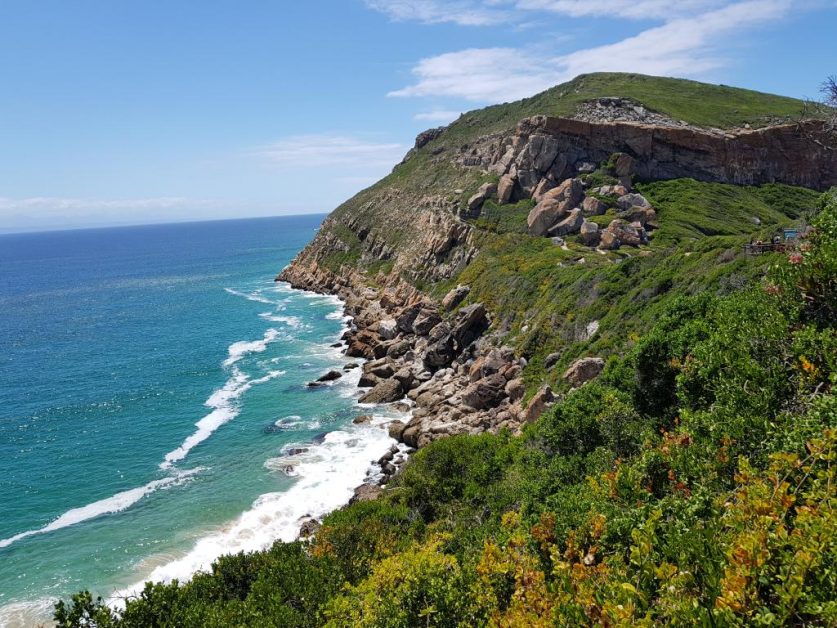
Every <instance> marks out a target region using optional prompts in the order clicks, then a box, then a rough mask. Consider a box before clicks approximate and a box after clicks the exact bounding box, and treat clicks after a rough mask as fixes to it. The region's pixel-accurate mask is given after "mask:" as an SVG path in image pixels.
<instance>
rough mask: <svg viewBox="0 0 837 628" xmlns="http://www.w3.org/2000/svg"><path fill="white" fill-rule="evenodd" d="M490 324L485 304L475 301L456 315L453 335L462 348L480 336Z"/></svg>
mask: <svg viewBox="0 0 837 628" xmlns="http://www.w3.org/2000/svg"><path fill="white" fill-rule="evenodd" d="M489 325H490V323H489V321H488V315H487V313H486V311H485V306H484V305H483V304H482V303H474V304H472V305H469V306H467V307H464V308H462V309H461V310H460V311H459V313H458V314H457V315H456V320H455V321H454V326H453V329H452V331H451V335H452V336H453V338H454V339H455V340H456V342H457V344H458V346H459V349H460V350H462V349H464V348H465V347H467V346H468V345H470V344H471V343H472V342H474V340H476V339H477V338H479V337H480V336H481V335H482V334H483V332H484V331H485V330H486V329H488V327H489Z"/></svg>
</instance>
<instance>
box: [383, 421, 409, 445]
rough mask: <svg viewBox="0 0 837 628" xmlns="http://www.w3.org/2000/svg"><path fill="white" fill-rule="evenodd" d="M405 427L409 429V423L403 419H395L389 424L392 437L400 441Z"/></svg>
mask: <svg viewBox="0 0 837 628" xmlns="http://www.w3.org/2000/svg"><path fill="white" fill-rule="evenodd" d="M405 429H407V425H406V424H405V423H404V422H403V421H393V422H392V423H390V424H389V427H388V428H387V431H388V432H389V437H390V438H394V439H395V440H399V441H400V440H401V437H402V436H403V434H404V430H405Z"/></svg>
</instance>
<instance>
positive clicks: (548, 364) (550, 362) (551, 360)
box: [543, 352, 561, 371]
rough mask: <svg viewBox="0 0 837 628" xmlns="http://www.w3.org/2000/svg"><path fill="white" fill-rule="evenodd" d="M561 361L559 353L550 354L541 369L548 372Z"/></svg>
mask: <svg viewBox="0 0 837 628" xmlns="http://www.w3.org/2000/svg"><path fill="white" fill-rule="evenodd" d="M560 361H561V353H560V352H556V353H550V354H549V355H548V356H546V359H545V360H544V361H543V367H544V368H545V369H546V370H547V371H548V370H549V369H551V368H553V367H554V366H555V365H556V364H558V362H560Z"/></svg>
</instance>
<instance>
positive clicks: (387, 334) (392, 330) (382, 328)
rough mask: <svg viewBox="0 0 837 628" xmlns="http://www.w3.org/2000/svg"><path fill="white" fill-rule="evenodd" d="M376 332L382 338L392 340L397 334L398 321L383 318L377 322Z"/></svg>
mask: <svg viewBox="0 0 837 628" xmlns="http://www.w3.org/2000/svg"><path fill="white" fill-rule="evenodd" d="M378 334H379V335H380V336H381V338H383V339H384V340H392V339H393V338H395V337H396V336H397V335H398V323H397V322H396V321H395V319H394V318H385V319H384V320H382V321H380V322H379V323H378Z"/></svg>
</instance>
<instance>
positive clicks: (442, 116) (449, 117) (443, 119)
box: [413, 111, 462, 123]
mask: <svg viewBox="0 0 837 628" xmlns="http://www.w3.org/2000/svg"><path fill="white" fill-rule="evenodd" d="M460 115H462V112H461V111H424V112H422V113H417V114H416V115H415V116H413V117H414V118H415V119H416V120H421V121H423V122H440V123H447V122H453V121H454V120H456V119H457V118H458V117H459V116H460Z"/></svg>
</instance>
